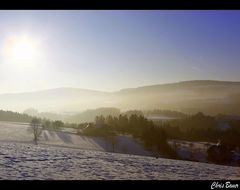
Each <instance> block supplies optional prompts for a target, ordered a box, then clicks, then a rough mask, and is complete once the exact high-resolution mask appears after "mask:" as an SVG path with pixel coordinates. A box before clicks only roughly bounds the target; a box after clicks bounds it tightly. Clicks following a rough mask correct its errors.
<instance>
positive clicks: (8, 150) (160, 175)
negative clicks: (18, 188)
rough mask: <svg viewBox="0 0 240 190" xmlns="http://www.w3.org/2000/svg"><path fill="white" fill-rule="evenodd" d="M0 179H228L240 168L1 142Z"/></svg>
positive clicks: (239, 175) (235, 176) (239, 170)
mask: <svg viewBox="0 0 240 190" xmlns="http://www.w3.org/2000/svg"><path fill="white" fill-rule="evenodd" d="M0 179H12V180H15V179H17V180H21V179H24V180H35V179H39V180H45V179H53V180H72V179H78V180H90V179H92V180H101V179H105V180H112V179H116V180H127V179H129V180H135V179H136V180H163V179H166V180H168V179H171V180H173V179H174V180H186V179H189V180H199V179H202V180H207V179H208V180H209V179H212V180H221V179H223V180H227V179H240V169H239V168H238V167H229V166H220V165H214V164H206V163H197V162H190V161H179V160H171V159H162V158H158V159H156V158H153V157H147V156H136V155H129V154H119V153H108V152H101V151H93V150H80V149H72V148H62V147H55V146H47V145H33V144H27V143H13V142H12V143H7V142H5V143H1V145H0Z"/></svg>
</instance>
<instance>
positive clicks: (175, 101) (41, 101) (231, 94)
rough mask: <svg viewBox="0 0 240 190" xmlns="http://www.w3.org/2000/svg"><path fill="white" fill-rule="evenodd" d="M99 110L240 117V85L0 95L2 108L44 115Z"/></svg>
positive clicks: (201, 82) (198, 84) (172, 85)
mask: <svg viewBox="0 0 240 190" xmlns="http://www.w3.org/2000/svg"><path fill="white" fill-rule="evenodd" d="M99 107H116V108H119V109H121V110H123V111H124V110H130V109H138V110H139V109H170V110H177V111H182V112H185V113H196V112H199V111H202V112H205V113H207V114H218V113H226V114H240V82H231V81H212V80H195V81H183V82H177V83H170V84H159V85H151V86H143V87H138V88H128V89H122V90H119V91H115V92H101V91H95V90H87V89H77V88H56V89H49V90H43V91H37V92H26V93H16V94H0V109H4V110H13V111H23V110H25V109H27V108H36V109H38V110H40V111H44V112H81V111H83V110H86V109H96V108H99Z"/></svg>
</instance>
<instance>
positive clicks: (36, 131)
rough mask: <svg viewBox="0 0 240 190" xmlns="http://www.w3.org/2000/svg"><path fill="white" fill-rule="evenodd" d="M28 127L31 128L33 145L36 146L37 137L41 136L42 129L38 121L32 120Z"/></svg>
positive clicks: (36, 119)
mask: <svg viewBox="0 0 240 190" xmlns="http://www.w3.org/2000/svg"><path fill="white" fill-rule="evenodd" d="M30 126H31V131H32V133H33V140H34V143H35V144H36V145H37V141H38V139H39V136H40V135H41V133H42V129H43V128H42V124H41V121H40V119H38V118H33V119H32V121H31V123H30Z"/></svg>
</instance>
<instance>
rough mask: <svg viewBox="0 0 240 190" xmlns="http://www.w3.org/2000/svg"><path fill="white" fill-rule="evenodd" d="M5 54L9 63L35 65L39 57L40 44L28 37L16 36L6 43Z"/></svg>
mask: <svg viewBox="0 0 240 190" xmlns="http://www.w3.org/2000/svg"><path fill="white" fill-rule="evenodd" d="M4 52H5V56H6V58H7V60H8V61H11V62H13V63H17V64H21V65H29V64H34V63H35V62H36V61H37V59H38V56H39V43H38V41H37V40H36V39H34V38H32V37H29V36H26V35H23V36H14V37H11V38H9V39H8V40H7V41H6V43H5V48H4Z"/></svg>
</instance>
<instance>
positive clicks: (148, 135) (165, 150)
mask: <svg viewBox="0 0 240 190" xmlns="http://www.w3.org/2000/svg"><path fill="white" fill-rule="evenodd" d="M83 134H85V135H86V134H87V135H100V136H114V135H116V134H128V135H132V136H133V137H134V138H137V139H140V140H141V141H142V142H143V143H144V144H145V146H146V147H147V148H149V149H152V150H156V151H157V152H158V153H161V154H163V155H165V156H167V157H171V158H175V157H177V154H176V153H175V151H174V150H173V149H172V148H171V147H170V146H169V144H168V143H167V137H166V135H165V132H164V130H162V129H161V128H159V127H157V126H155V125H154V123H153V122H152V121H150V120H148V119H146V118H145V117H143V116H142V115H137V114H133V115H130V116H127V115H119V116H118V117H113V116H111V115H109V116H106V117H104V116H102V115H101V116H97V117H96V119H95V126H94V125H93V126H91V127H88V128H86V129H85V130H84V131H83Z"/></svg>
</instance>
